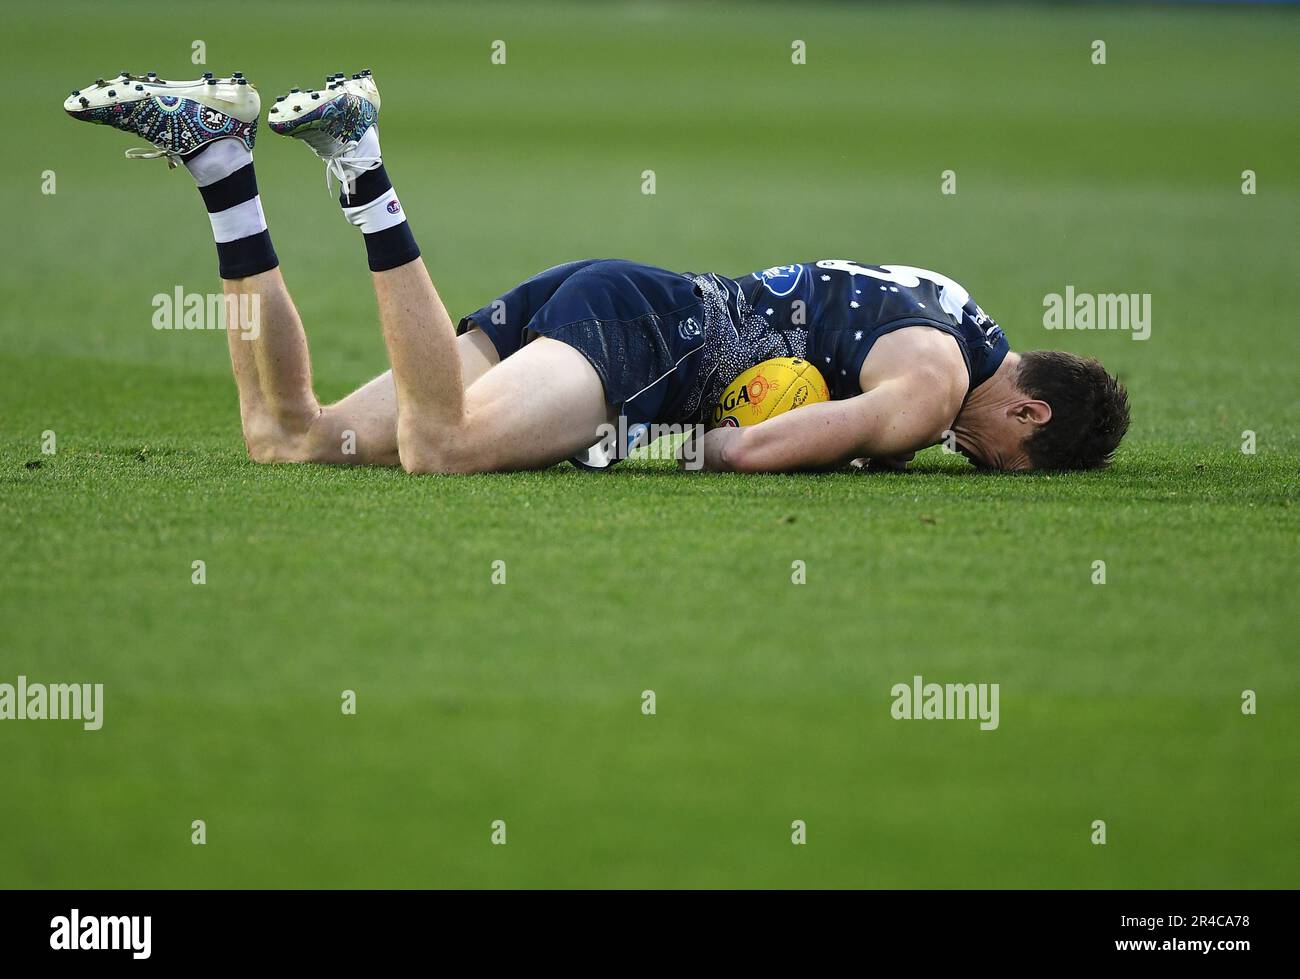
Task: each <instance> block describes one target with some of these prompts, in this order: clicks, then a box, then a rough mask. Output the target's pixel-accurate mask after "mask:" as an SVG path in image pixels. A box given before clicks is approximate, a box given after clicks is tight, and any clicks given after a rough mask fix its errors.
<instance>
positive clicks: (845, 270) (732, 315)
mask: <svg viewBox="0 0 1300 979" xmlns="http://www.w3.org/2000/svg"><path fill="white" fill-rule="evenodd" d="M692 278H693V279H694V280H695V282H696V287H697V289H700V290H701V292H702V293H703V295H704V298H705V303H706V309H710V310H711V311H712V312H713V313H714V314H715V315H711V316H708V317H707V325H708V327H709V329H708V330H707V337H708V342H707V344H706V350H705V351H704V353H705V357H704V364H703V365H702V369H701V375H700V377H701V380H702V381H705V383H704V384H703V385H702V387H703V391H702V392H701V398H700V401H701V402H702V407H703V406H709V407H711V406H712V404H713V403H714V402H715V401H716V400H717V398H718V396H720V395H721V393H722V391H724V390H725V389H726V387H727V385H728V384H730V383H731V381H732V380H734V379H735V378H736V377H737V376H738V375H739V374H740V373H741V372H743V371H745V370H747V369H748V368H750V367H752V366H754V364H758V363H761V362H762V361H764V360H767V359H768V358H770V357H803V358H805V359H807V360H808V361H809V362H810V363H813V364H815V365H816V366H817V368H818V370H820V371H821V373H822V376H823V377H824V378H825V380H826V384H827V386H828V387H829V388H830V392H831V397H832V398H836V399H840V398H851V397H854V396H855V395H858V394H861V393H862V388H861V385H860V384H859V375H860V373H861V371H862V362H863V361H864V360H866V357H867V354H868V353H870V351H871V348H872V346H873V345H874V344H875V342H876V341H877V340H879V339H880V338H881V337H882V336H884V335H885V334H887V333H892V332H893V331H895V330H899V329H902V328H903V327H906V326H917V325H923V326H931V327H933V328H935V329H936V330H942V331H943V332H944V333H947V334H949V335H950V336H952V337H953V338H954V339H955V340H956V341H957V346H958V348H959V349H960V350H961V354H962V357H963V358H964V359H965V361H966V367H967V370H968V372H969V387H968V390H970V389H974V388H975V387H977V386H979V385H980V384H982V383H984V382H985V381H987V380H988V379H989V378H990V377H992V376H993V373H994V372H995V371H996V370H997V369H998V367H999V366H1000V365H1001V363H1002V360H1003V358H1004V357H1006V355H1007V352H1008V349H1009V347H1008V345H1007V340H1006V337H1005V336H1004V335H1003V333H1002V330H1001V328H1000V327H999V326H998V324H997V323H996V322H994V320H993V319H992V318H991V317H990V316H989V315H988V314H987V313H985V312H984V311H983V310H982V309H980V308H979V306H978V305H976V304H975V302H974V300H972V299H971V298H970V294H969V293H968V292H967V291H966V290H965V289H964V288H962V287H961V286H960V285H958V284H957V283H956V282H954V281H953V280H952V279H949V278H948V277H947V276H944V275H940V274H939V273H937V272H930V271H928V270H926V269H918V268H913V267H912V266H910V265H863V264H859V263H857V262H849V261H843V260H839V259H827V260H823V261H820V262H807V263H804V264H801V265H778V266H774V267H772V268H768V269H761V270H759V271H757V272H753V273H750V274H749V275H746V276H743V277H741V278H737V279H730V278H726V277H725V276H720V275H712V274H710V275H702V276H692ZM721 313H725V318H724V317H723V316H722V315H719V314H721Z"/></svg>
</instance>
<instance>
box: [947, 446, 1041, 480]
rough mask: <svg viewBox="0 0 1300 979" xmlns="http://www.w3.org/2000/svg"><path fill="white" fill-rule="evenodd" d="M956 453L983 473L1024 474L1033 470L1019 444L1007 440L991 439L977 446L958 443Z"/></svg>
mask: <svg viewBox="0 0 1300 979" xmlns="http://www.w3.org/2000/svg"><path fill="white" fill-rule="evenodd" d="M1000 442H1006V443H1007V444H1006V445H999V444H998V443H1000ZM957 451H958V452H960V453H961V454H962V455H964V456H965V457H966V458H967V459H968V460H969V461H970V464H971V465H973V466H974V467H975V468H976V469H979V470H982V471H984V472H1024V471H1026V470H1029V469H1033V468H1034V467H1033V465H1032V464H1031V463H1030V461H1029V456H1028V455H1027V454H1026V453H1025V451H1024V450H1023V449H1022V448H1021V447H1020V443H1019V442H1018V441H1012V440H1011V439H1009V438H991V439H988V440H987V441H986V442H984V444H982V445H978V446H976V445H969V444H966V443H963V442H958V443H957Z"/></svg>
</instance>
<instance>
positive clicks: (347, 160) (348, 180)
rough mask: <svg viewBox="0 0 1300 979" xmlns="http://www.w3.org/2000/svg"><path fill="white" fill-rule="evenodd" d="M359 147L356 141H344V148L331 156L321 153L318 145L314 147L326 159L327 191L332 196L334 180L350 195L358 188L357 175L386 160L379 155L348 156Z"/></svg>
mask: <svg viewBox="0 0 1300 979" xmlns="http://www.w3.org/2000/svg"><path fill="white" fill-rule="evenodd" d="M356 148H357V144H356V142H351V143H344V144H343V149H342V150H341V151H340V152H338V153H332V154H330V155H329V156H326V155H325V154H323V153H321V152H320V150H318V149H316V147H314V146H313V147H312V151H313V152H315V154H316V155H317V156H319V157H320V158H321V159H322V160H324V161H325V192H326V193H327V194H329V195H331V196H333V194H334V186H333V182H334V181H335V180H337V181H338V182H339V185H340V186H341V187H342V188H343V190H344V192H345V193H347V195H348V196H349V197H350V196H352V194H354V193H355V192H356V189H357V176H358V175H359V174H362V173H365V172H366V171H367V170H373V169H375V168H376V167H377V166H379V165H380V164H381V163H383V162H384V161H383V160H382V159H381V158H379V157H377V156H348V155H347V154H348V153H350V152H351V151H352V150H355V149H356Z"/></svg>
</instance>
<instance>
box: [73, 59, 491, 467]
mask: <svg viewBox="0 0 1300 979" xmlns="http://www.w3.org/2000/svg"><path fill="white" fill-rule="evenodd" d="M260 104H261V103H260V99H259V98H258V95H257V92H256V90H255V89H254V88H253V86H252V85H250V84H249V83H248V80H247V79H245V78H244V77H243V75H242V74H241V73H239V72H235V73H234V74H233V75H232V76H230V77H229V78H215V77H213V76H212V74H211V73H208V74H206V75H204V77H203V78H199V79H194V80H191V81H167V80H165V79H162V78H159V77H158V75H157V74H156V73H154V72H149V73H147V74H144V75H129V74H120V75H117V76H115V77H114V78H112V79H111V80H106V79H99V80H97V81H96V82H95V83H93V84H92V85H90V86H87V87H86V88H85V89H84V90H77V91H74V92H73V93H72V95H71V96H69V98H68V99H67V100H66V101H65V103H64V108H65V110H66V111H67V112H68V114H69V115H71V116H72V117H73V118H76V119H80V120H83V121H86V122H95V123H101V124H104V125H109V126H112V127H114V128H116V129H121V130H123V131H125V132H129V133H133V134H135V135H138V136H140V137H143V138H144V139H146V140H148V141H149V142H150V143H152V144H153V145H154V147H155V149H153V150H150V151H143V150H138V149H135V150H130V151H128V153H127V156H128V157H132V158H151V157H165V158H166V159H167V160H168V162H169V163H170V165H171V166H172V167H177V166H180V165H183V166H184V167H185V169H186V170H188V171H189V172H190V174H191V175H192V176H193V177H194V178H195V181H196V182H197V184H198V186H199V189H200V193H201V194H202V196H203V199H204V204H205V206H206V207H207V210H208V214H209V218H210V220H211V225H212V232H213V236H214V239H215V240H216V243H217V254H218V258H219V261H220V272H221V277H222V288H223V290H224V292H225V295H226V296H227V297H228V302H227V307H226V309H227V322H226V328H227V335H228V338H229V347H230V359H231V365H232V367H233V369H234V375H235V383H236V385H237V387H238V389H239V406H240V419H241V422H242V427H243V431H244V440H245V443H246V445H247V448H248V452H249V455H250V457H252V458H253V459H255V460H257V461H259V462H308V461H310V462H333V463H354V464H355V463H362V464H366V463H373V464H387V465H396V464H397V462H398V454H397V395H396V388H395V386H394V384H393V379H392V376H391V373H389V372H386V373H384V374H382V375H380V376H379V377H377V378H375V379H374V380H372V381H370V382H369V383H368V384H365V385H363V386H362V387H361V388H359V389H358V390H357V391H355V392H353V393H352V394H350V395H348V397H346V398H344V399H343V400H342V401H340V402H338V403H337V404H335V405H329V406H321V405H320V404H319V403H318V402H317V399H316V396H315V394H314V392H313V390H312V382H311V360H310V356H309V354H308V349H307V338H306V334H305V332H304V331H303V326H302V321H301V320H300V319H299V316H298V311H297V309H296V308H295V307H294V304H293V300H292V299H291V298H290V296H289V292H288V290H287V288H286V287H285V283H284V279H283V277H282V276H281V274H280V270H279V260H278V258H277V256H276V254H275V251H274V249H273V248H272V246H271V239H270V235H269V233H268V231H267V226H266V220H265V216H264V214H263V212H262V207H261V201H260V198H259V196H258V194H257V183H256V178H255V177H254V172H253V163H252V149H253V144H254V142H255V140H256V136H257V120H258V113H259V111H260ZM254 299H255V301H253V300H254ZM458 349H459V351H460V352H461V355H462V356H463V359H464V370H463V373H464V376H465V378H466V382H467V383H469V382H470V381H472V380H473V379H474V378H476V377H478V376H480V375H481V374H483V373H484V372H485V371H486V370H487V369H488V368H489V367H491V366H492V364H494V363H495V362H496V351H495V349H494V348H493V347H492V345H491V343H489V342H488V341H487V340H486V338H484V337H481V336H479V337H464V338H462V340H461V341H460V342H459V343H458Z"/></svg>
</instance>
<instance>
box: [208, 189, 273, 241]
mask: <svg viewBox="0 0 1300 979" xmlns="http://www.w3.org/2000/svg"><path fill="white" fill-rule="evenodd" d="M208 218H209V219H210V220H211V221H212V236H213V237H214V238H215V239H216V240H217V241H219V242H223V243H224V242H227V241H238V240H239V239H240V238H247V237H248V236H249V235H255V234H257V233H258V232H259V231H265V230H266V215H264V214H263V213H262V198H261V197H254V198H253V199H252V200H251V201H244V203H242V204H236V205H235V206H234V207H228V208H226V209H225V210H224V211H216V212H215V213H211V214H209V215H208Z"/></svg>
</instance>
